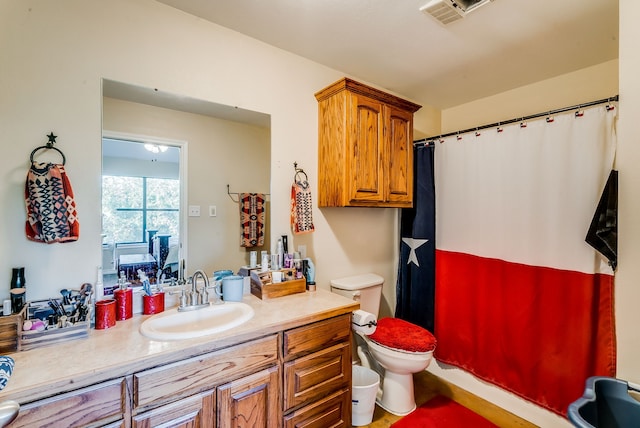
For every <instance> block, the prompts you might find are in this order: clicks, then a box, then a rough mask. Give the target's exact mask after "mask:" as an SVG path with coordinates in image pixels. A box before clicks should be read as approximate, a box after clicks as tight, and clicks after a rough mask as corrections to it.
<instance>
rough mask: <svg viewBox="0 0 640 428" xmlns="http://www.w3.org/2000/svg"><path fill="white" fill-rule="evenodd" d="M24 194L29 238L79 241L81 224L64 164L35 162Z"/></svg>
mask: <svg viewBox="0 0 640 428" xmlns="http://www.w3.org/2000/svg"><path fill="white" fill-rule="evenodd" d="M24 196H25V204H26V207H27V221H26V225H25V226H26V233H27V238H28V239H30V240H32V241H36V242H44V243H47V244H51V243H54V242H70V241H77V240H78V237H79V236H80V223H79V222H78V213H77V212H76V202H75V200H74V198H73V189H72V188H71V183H70V182H69V178H68V177H67V173H66V172H65V169H64V165H62V164H52V163H38V162H32V163H31V168H29V172H28V173H27V181H26V183H25V190H24Z"/></svg>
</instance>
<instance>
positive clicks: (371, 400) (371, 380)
mask: <svg viewBox="0 0 640 428" xmlns="http://www.w3.org/2000/svg"><path fill="white" fill-rule="evenodd" d="M351 374H352V377H351V384H352V386H351V425H353V426H356V427H359V426H363V425H369V424H370V423H371V421H372V420H373V411H374V410H375V407H376V395H377V394H378V386H379V385H380V375H379V374H378V373H376V372H375V371H373V370H371V369H368V368H366V367H362V366H352V371H351Z"/></svg>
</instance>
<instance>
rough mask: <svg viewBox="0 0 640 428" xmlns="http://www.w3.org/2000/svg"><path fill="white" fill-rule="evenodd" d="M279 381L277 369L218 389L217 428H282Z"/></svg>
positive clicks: (273, 368) (268, 370)
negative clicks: (279, 427)
mask: <svg viewBox="0 0 640 428" xmlns="http://www.w3.org/2000/svg"><path fill="white" fill-rule="evenodd" d="M279 380H280V370H279V369H278V367H277V366H276V367H271V368H269V369H266V370H262V371H261V372H258V373H255V374H252V375H249V376H246V377H243V378H240V379H238V380H234V381H233V382H229V383H227V384H226V385H222V386H220V387H218V400H217V401H218V426H219V427H220V428H223V427H234V428H243V427H255V428H257V427H264V428H272V427H278V426H280V415H281V413H280V410H279V409H280V399H279V396H278V391H279V390H280V382H279Z"/></svg>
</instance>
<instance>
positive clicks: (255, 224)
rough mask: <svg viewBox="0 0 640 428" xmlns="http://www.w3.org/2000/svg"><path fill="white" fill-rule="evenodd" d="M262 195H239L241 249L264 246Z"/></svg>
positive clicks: (263, 199)
mask: <svg viewBox="0 0 640 428" xmlns="http://www.w3.org/2000/svg"><path fill="white" fill-rule="evenodd" d="M265 200H266V198H265V195H264V193H240V227H241V228H242V233H241V234H240V246H241V247H256V246H257V247H261V246H262V245H264V204H265Z"/></svg>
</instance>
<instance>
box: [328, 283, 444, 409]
mask: <svg viewBox="0 0 640 428" xmlns="http://www.w3.org/2000/svg"><path fill="white" fill-rule="evenodd" d="M383 282H384V279H383V278H382V277H381V276H379V275H376V274H364V275H357V276H351V277H346V278H341V279H337V280H332V281H331V291H332V292H334V293H338V294H341V295H343V296H346V297H349V298H352V299H353V300H358V301H360V309H361V310H363V311H366V312H370V313H372V314H374V315H375V317H376V318H377V317H378V308H379V304H380V296H381V294H382V284H383ZM358 336H359V337H361V338H362V339H361V340H356V341H354V342H355V343H357V344H358V346H357V348H358V349H357V352H356V353H357V356H358V357H359V359H360V363H361V364H362V365H363V366H365V367H370V368H372V369H374V370H376V371H377V372H378V373H379V374H380V378H381V388H380V390H379V392H378V396H377V399H376V403H377V404H378V405H379V406H380V407H382V408H383V409H385V410H386V411H387V412H389V413H392V414H394V415H398V416H404V415H407V414H409V413H411V412H412V411H413V410H415V408H416V402H415V395H414V390H413V374H414V373H417V372H419V371H421V370H424V369H426V368H427V367H428V366H429V363H430V362H431V359H432V357H433V351H434V350H435V346H436V339H435V337H433V335H432V334H431V333H430V332H429V331H427V330H426V329H424V328H422V327H419V326H417V325H415V324H412V323H410V322H408V321H404V320H401V319H398V318H382V319H379V320H378V325H377V327H376V330H375V332H373V334H371V335H365V334H362V333H358ZM365 347H366V349H364V348H365Z"/></svg>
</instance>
